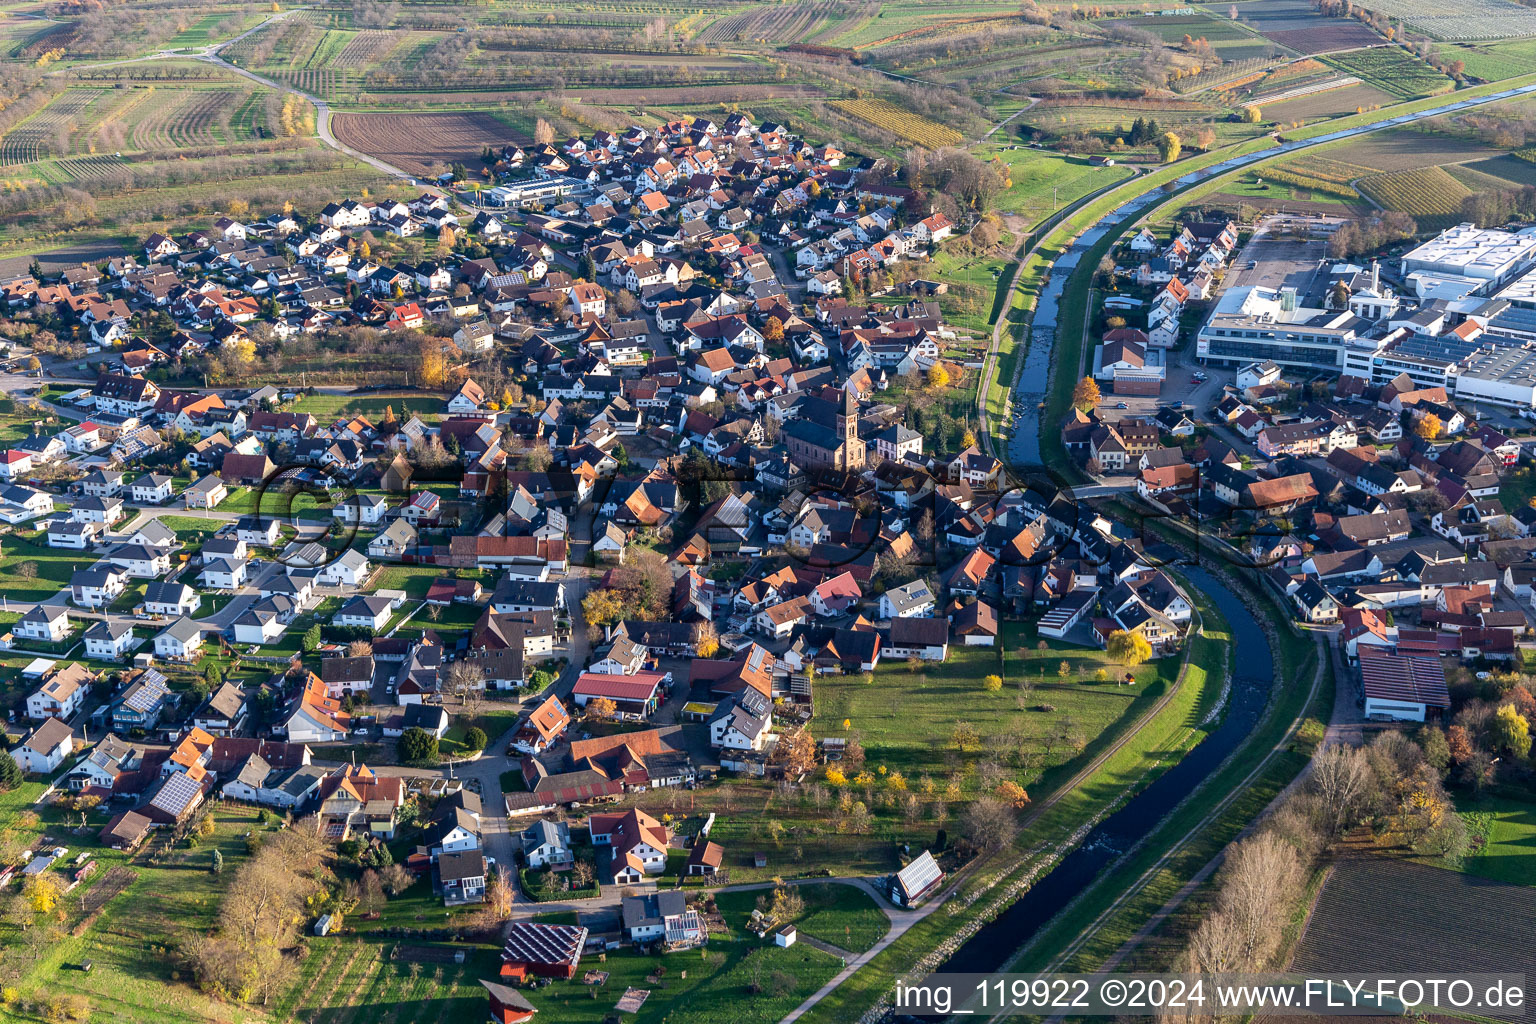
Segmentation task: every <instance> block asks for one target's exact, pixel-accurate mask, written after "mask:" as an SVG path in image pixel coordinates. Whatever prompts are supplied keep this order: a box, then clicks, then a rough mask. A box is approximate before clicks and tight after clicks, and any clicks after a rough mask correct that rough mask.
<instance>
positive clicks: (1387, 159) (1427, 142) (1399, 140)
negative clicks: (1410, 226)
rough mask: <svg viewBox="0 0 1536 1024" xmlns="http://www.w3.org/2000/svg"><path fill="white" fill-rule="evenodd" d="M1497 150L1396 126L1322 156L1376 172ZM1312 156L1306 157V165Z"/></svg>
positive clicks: (1476, 156)
mask: <svg viewBox="0 0 1536 1024" xmlns="http://www.w3.org/2000/svg"><path fill="white" fill-rule="evenodd" d="M1499 155H1500V151H1499V150H1497V149H1495V148H1493V147H1492V146H1484V145H1481V144H1479V143H1477V142H1473V141H1472V140H1470V139H1465V138H1459V137H1457V136H1454V135H1448V134H1446V133H1444V132H1436V131H1433V130H1415V129H1412V128H1400V129H1395V130H1392V131H1384V132H1376V133H1374V134H1372V135H1367V136H1366V137H1364V138H1362V139H1357V140H1355V141H1353V142H1349V143H1346V144H1344V145H1342V146H1331V147H1329V148H1328V150H1327V153H1326V159H1327V160H1330V161H1341V162H1343V163H1348V164H1355V165H1358V166H1360V167H1369V168H1374V169H1375V170H1378V171H1406V170H1413V169H1415V168H1420V167H1427V166H1429V165H1430V164H1444V163H1461V162H1470V161H1474V160H1487V159H1491V158H1493V157H1496V156H1499ZM1314 159H1315V158H1314V157H1312V156H1309V157H1308V158H1307V162H1308V163H1309V164H1310V163H1312V162H1313V161H1314Z"/></svg>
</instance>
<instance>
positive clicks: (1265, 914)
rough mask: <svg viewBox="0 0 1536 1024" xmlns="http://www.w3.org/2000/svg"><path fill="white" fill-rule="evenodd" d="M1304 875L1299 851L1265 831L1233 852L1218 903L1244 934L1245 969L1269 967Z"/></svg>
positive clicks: (1228, 856)
mask: <svg viewBox="0 0 1536 1024" xmlns="http://www.w3.org/2000/svg"><path fill="white" fill-rule="evenodd" d="M1303 875H1304V871H1303V868H1302V864H1301V858H1300V857H1298V856H1297V855H1296V850H1295V849H1294V848H1293V847H1291V846H1290V845H1288V844H1287V843H1286V842H1285V841H1284V840H1283V839H1281V838H1279V837H1278V836H1276V835H1274V834H1272V833H1261V834H1260V835H1257V836H1254V837H1253V838H1252V839H1248V840H1245V841H1243V842H1241V843H1238V844H1236V845H1235V846H1233V847H1231V849H1230V850H1229V851H1228V853H1227V862H1226V864H1225V865H1224V867H1223V870H1222V876H1223V877H1222V883H1221V893H1220V895H1219V896H1218V897H1217V907H1218V909H1219V910H1221V911H1223V912H1224V913H1226V914H1227V916H1229V917H1230V918H1231V919H1232V926H1233V927H1234V928H1235V929H1236V930H1237V932H1238V934H1239V936H1240V939H1241V942H1240V945H1239V948H1240V951H1241V956H1242V961H1241V962H1242V966H1243V967H1245V968H1246V969H1250V970H1260V969H1262V968H1263V967H1264V966H1265V965H1266V963H1267V961H1268V959H1269V955H1270V954H1271V953H1272V952H1273V951H1274V949H1275V946H1276V945H1277V944H1278V943H1279V941H1280V932H1281V930H1282V929H1283V928H1284V927H1285V922H1286V918H1287V916H1288V913H1289V909H1290V906H1291V902H1292V900H1293V899H1294V897H1295V895H1296V893H1297V892H1299V891H1300V888H1301V884H1302V881H1303Z"/></svg>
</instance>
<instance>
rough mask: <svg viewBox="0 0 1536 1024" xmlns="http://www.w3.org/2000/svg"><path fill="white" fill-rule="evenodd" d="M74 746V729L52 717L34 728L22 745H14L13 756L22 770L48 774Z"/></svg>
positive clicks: (62, 761) (35, 773)
mask: <svg viewBox="0 0 1536 1024" xmlns="http://www.w3.org/2000/svg"><path fill="white" fill-rule="evenodd" d="M74 748H75V734H74V730H72V729H71V728H70V727H69V726H67V725H65V724H64V723H63V722H61V721H60V720H59V719H57V718H50V719H48V720H47V721H46V722H44V723H43V724H42V725H39V726H38V727H37V728H36V729H33V730H32V732H31V734H30V735H29V736H27V738H26V739H24V740H22V741H21V743H20V745H18V746H16V747H12V748H11V757H12V758H14V759H15V761H16V764H17V765H18V766H19V767H20V768H21V770H22V771H24V772H27V773H28V774H31V775H47V774H50V773H51V772H54V771H56V770H58V767H59V765H61V764H63V763H64V759H65V758H66V757H68V756H69V753H70V751H72V750H73V749H74Z"/></svg>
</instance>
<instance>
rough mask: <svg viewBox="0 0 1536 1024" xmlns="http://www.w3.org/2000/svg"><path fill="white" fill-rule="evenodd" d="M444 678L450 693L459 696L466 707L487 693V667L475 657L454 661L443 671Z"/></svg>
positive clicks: (460, 701)
mask: <svg viewBox="0 0 1536 1024" xmlns="http://www.w3.org/2000/svg"><path fill="white" fill-rule="evenodd" d="M443 680H444V682H445V683H447V690H448V693H449V694H451V695H453V696H455V697H457V698H459V703H460V704H461V705H464V706H466V707H467V706H468V705H469V704H470V702H471V701H473V702H475V703H478V702H479V700H480V698H481V697H482V696H484V694H485V669H483V668H481V667H480V664H479V663H478V662H477V661H475V659H473V658H460V659H458V660H457V661H454V662H452V663H451V664H450V665H449V666H448V670H447V671H446V672H444V673H443Z"/></svg>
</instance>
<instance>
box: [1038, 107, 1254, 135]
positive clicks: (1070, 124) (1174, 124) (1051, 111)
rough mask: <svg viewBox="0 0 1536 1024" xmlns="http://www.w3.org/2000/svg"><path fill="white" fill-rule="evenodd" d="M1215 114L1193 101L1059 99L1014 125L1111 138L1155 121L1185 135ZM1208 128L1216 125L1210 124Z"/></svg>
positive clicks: (1205, 122)
mask: <svg viewBox="0 0 1536 1024" xmlns="http://www.w3.org/2000/svg"><path fill="white" fill-rule="evenodd" d="M1217 113H1218V108H1217V107H1215V106H1212V105H1209V104H1205V103H1199V102H1195V101H1193V100H1151V101H1147V102H1141V103H1137V102H1125V101H1122V102H1113V101H1108V100H1105V101H1099V100H1095V99H1091V98H1085V99H1067V98H1063V99H1059V100H1058V99H1050V100H1043V101H1041V102H1040V103H1037V104H1036V105H1035V106H1034V107H1032V108H1031V109H1030V110H1029V111H1028V112H1027V113H1025V114H1024V115H1023V116H1021V117H1020V118H1019V119H1018V121H1016V122H1014V123H1015V124H1018V123H1021V122H1022V123H1023V124H1025V125H1028V126H1031V127H1035V128H1038V129H1039V130H1040V131H1042V132H1046V133H1049V134H1051V135H1064V134H1067V133H1070V132H1095V133H1101V134H1104V135H1106V136H1110V137H1113V136H1116V135H1122V134H1123V133H1124V132H1126V131H1128V130H1129V128H1130V125H1131V123H1132V122H1133V121H1135V120H1136V118H1138V117H1141V118H1145V119H1147V120H1149V121H1156V122H1157V123H1158V125H1159V126H1161V127H1162V128H1165V129H1171V130H1173V131H1177V132H1185V131H1189V130H1190V129H1191V128H1193V127H1194V126H1197V125H1201V124H1207V123H1210V122H1211V121H1212V120H1213V119H1215V118H1216V116H1217ZM1212 127H1220V126H1219V125H1212ZM1237 127H1242V126H1237ZM1248 127H1251V126H1248Z"/></svg>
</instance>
